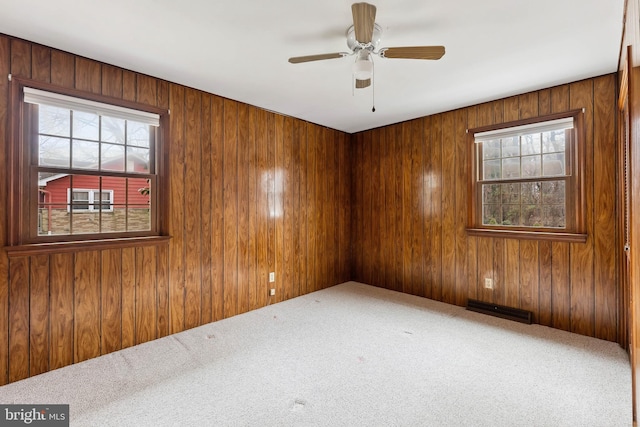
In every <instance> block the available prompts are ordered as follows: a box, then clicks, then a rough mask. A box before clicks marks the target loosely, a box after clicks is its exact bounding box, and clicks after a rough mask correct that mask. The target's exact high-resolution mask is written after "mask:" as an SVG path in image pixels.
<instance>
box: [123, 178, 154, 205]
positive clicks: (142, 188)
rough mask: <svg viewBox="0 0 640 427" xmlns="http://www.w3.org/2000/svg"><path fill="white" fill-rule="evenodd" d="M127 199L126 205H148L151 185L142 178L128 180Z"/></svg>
mask: <svg viewBox="0 0 640 427" xmlns="http://www.w3.org/2000/svg"><path fill="white" fill-rule="evenodd" d="M127 181H128V186H129V193H128V194H129V199H128V203H129V204H130V205H131V204H136V205H147V206H148V205H149V203H150V196H149V195H150V191H151V184H150V183H149V180H147V179H144V178H128V179H127Z"/></svg>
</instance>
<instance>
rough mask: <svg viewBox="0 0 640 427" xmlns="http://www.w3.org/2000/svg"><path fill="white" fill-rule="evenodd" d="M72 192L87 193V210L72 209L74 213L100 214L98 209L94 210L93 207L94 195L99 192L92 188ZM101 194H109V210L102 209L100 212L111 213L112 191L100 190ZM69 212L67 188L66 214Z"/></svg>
mask: <svg viewBox="0 0 640 427" xmlns="http://www.w3.org/2000/svg"><path fill="white" fill-rule="evenodd" d="M73 191H74V192H83V191H86V192H88V193H89V209H74V210H73V212H74V213H87V212H100V209H96V208H95V206H94V203H95V199H94V196H95V193H100V190H97V189H94V188H74V189H73ZM102 193H108V194H109V209H102V212H113V190H102ZM70 211H71V189H70V188H67V212H70Z"/></svg>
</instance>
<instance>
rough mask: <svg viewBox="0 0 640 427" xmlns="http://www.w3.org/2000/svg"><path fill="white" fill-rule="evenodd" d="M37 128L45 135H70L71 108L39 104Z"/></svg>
mask: <svg viewBox="0 0 640 427" xmlns="http://www.w3.org/2000/svg"><path fill="white" fill-rule="evenodd" d="M38 129H39V133H44V134H47V135H57V136H66V137H69V136H71V135H70V132H71V110H67V109H64V108H58V107H51V106H49V105H39V106H38Z"/></svg>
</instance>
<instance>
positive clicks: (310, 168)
mask: <svg viewBox="0 0 640 427" xmlns="http://www.w3.org/2000/svg"><path fill="white" fill-rule="evenodd" d="M317 132H318V129H317V128H316V127H314V126H312V125H310V124H309V125H307V141H308V142H307V219H306V221H307V231H309V230H313V229H314V224H315V221H314V218H315V212H316V201H315V194H316V185H315V184H316V174H315V170H316V162H315V160H316V156H315V152H316V150H315V146H316V144H318V138H317ZM269 146H271V144H269ZM270 158H271V154H270V153H269V159H270ZM269 188H271V186H269ZM271 223H272V222H271V221H270V222H269V229H270V231H269V234H270V236H269V241H272V237H271V234H272V231H271V228H272V225H271ZM316 240H317V233H310V232H309V233H307V259H308V260H309V262H308V263H307V292H313V291H315V290H316V288H315V286H316V280H315V279H316V278H315V271H316V263H317V260H316ZM269 252H271V251H269Z"/></svg>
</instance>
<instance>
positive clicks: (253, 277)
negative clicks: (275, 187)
mask: <svg viewBox="0 0 640 427" xmlns="http://www.w3.org/2000/svg"><path fill="white" fill-rule="evenodd" d="M248 121H249V136H248V138H249V140H248V141H247V144H248V154H249V176H248V180H249V190H248V191H249V195H248V199H247V203H248V205H249V206H248V208H249V230H248V233H249V237H250V238H249V271H248V278H247V280H248V287H249V298H248V306H249V310H255V309H256V308H258V307H259V304H258V292H260V291H261V290H263V288H260V287H258V281H259V277H260V264H259V261H258V221H259V216H260V206H259V202H258V197H259V196H258V194H259V193H258V192H259V188H260V183H259V179H260V173H259V169H258V155H257V150H256V132H257V130H258V109H257V108H255V107H249V118H248ZM251 236H254V238H251Z"/></svg>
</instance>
